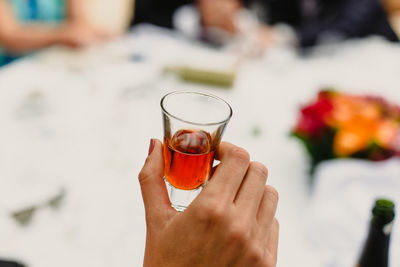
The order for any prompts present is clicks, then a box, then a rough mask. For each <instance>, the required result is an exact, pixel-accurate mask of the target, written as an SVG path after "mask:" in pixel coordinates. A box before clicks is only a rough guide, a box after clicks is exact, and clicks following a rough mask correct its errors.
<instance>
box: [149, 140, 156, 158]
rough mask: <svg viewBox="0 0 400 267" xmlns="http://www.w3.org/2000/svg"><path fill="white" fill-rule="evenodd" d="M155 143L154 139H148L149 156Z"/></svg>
mask: <svg viewBox="0 0 400 267" xmlns="http://www.w3.org/2000/svg"><path fill="white" fill-rule="evenodd" d="M155 144H156V140H154V139H150V146H149V154H148V155H149V156H150V154H151V152H153V149H154V145H155Z"/></svg>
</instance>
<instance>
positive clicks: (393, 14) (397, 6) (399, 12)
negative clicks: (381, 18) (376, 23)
mask: <svg viewBox="0 0 400 267" xmlns="http://www.w3.org/2000/svg"><path fill="white" fill-rule="evenodd" d="M383 4H384V6H385V8H386V10H387V13H388V14H389V20H390V24H391V26H392V28H393V30H394V31H395V32H396V34H397V36H398V37H399V38H400V1H399V0H383Z"/></svg>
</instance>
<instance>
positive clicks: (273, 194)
mask: <svg viewBox="0 0 400 267" xmlns="http://www.w3.org/2000/svg"><path fill="white" fill-rule="evenodd" d="M264 194H265V196H266V197H267V198H268V200H270V201H272V203H274V204H275V205H277V204H278V201H279V193H278V191H277V190H276V189H275V188H274V187H272V186H270V185H266V186H265V189H264Z"/></svg>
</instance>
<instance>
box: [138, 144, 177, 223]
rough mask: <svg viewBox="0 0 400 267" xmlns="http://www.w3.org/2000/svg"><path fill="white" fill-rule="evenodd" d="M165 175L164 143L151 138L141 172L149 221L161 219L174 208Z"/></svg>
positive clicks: (140, 179) (140, 176) (141, 186)
mask: <svg viewBox="0 0 400 267" xmlns="http://www.w3.org/2000/svg"><path fill="white" fill-rule="evenodd" d="M163 176H164V161H163V151H162V144H161V142H160V141H159V140H156V139H151V142H150V148H149V156H148V157H147V159H146V162H145V164H144V166H143V168H142V170H141V171H140V173H139V183H140V188H141V190H142V197H143V202H144V208H145V211H146V221H147V223H152V222H153V221H154V222H157V221H159V219H160V218H159V217H160V216H163V215H164V214H166V212H167V211H168V210H170V209H172V208H171V203H170V201H169V198H168V193H167V189H166V187H165V183H164V181H163Z"/></svg>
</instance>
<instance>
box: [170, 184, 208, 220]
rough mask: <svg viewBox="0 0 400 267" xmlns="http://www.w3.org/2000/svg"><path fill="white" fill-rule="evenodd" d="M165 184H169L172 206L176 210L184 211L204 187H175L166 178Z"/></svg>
mask: <svg viewBox="0 0 400 267" xmlns="http://www.w3.org/2000/svg"><path fill="white" fill-rule="evenodd" d="M164 181H165V184H166V186H167V191H168V196H169V200H170V201H171V207H173V208H174V209H175V210H176V211H179V212H182V211H184V210H185V209H186V208H187V207H188V206H189V205H190V203H192V201H193V200H194V199H195V198H196V197H197V196H198V195H199V193H200V192H201V189H202V187H199V188H196V189H193V190H182V189H178V188H175V187H174V186H172V185H171V184H170V183H168V181H167V180H166V179H165V178H164Z"/></svg>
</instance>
